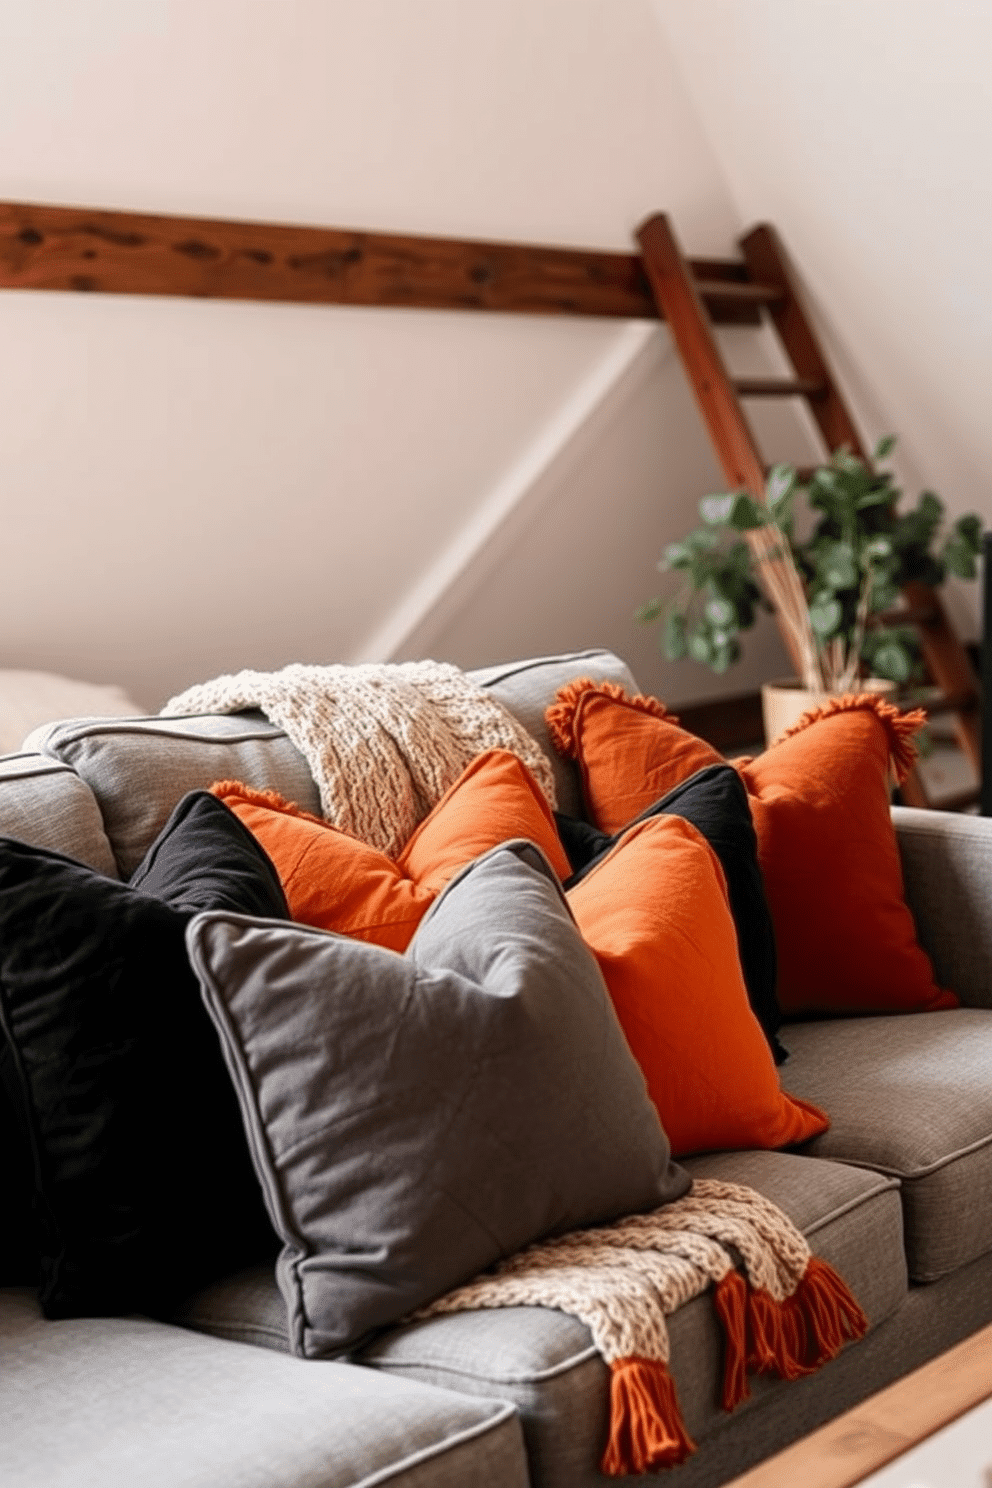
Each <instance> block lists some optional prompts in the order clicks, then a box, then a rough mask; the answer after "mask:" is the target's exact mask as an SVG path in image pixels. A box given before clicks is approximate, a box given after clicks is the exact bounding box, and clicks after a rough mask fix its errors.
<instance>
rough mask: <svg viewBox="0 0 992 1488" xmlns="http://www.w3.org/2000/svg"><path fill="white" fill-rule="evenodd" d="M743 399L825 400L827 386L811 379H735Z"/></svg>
mask: <svg viewBox="0 0 992 1488" xmlns="http://www.w3.org/2000/svg"><path fill="white" fill-rule="evenodd" d="M733 385H734V388H735V389H736V391H737V392H738V393H739V394H740V396H741V397H742V398H823V397H825V396H826V394H827V391H828V389H827V384H826V383H825V382H817V381H816V380H815V379H814V378H811V377H794V378H789V377H735V378H734V383H733Z"/></svg>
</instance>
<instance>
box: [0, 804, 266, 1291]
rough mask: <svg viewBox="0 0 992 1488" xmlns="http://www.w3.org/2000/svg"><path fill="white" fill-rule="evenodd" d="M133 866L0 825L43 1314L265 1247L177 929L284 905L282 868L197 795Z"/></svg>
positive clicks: (235, 1116)
mask: <svg viewBox="0 0 992 1488" xmlns="http://www.w3.org/2000/svg"><path fill="white" fill-rule="evenodd" d="M135 878H136V879H137V880H140V882H141V888H140V889H136V888H135V887H133V886H131V885H128V884H122V883H119V882H118V881H117V880H115V879H111V878H107V877H104V876H103V875H102V874H99V873H96V872H94V871H93V870H92V869H91V868H88V867H86V866H84V865H83V864H81V863H77V862H75V861H74V860H73V859H71V858H66V857H63V856H62V855H61V854H59V853H54V852H49V851H46V850H44V849H42V848H37V847H31V846H29V845H27V844H25V843H23V842H18V841H16V840H14V839H11V838H0V1016H2V1020H3V1029H4V1033H5V1035H6V1038H7V1040H8V1045H9V1047H8V1051H7V1057H6V1058H5V1059H4V1061H3V1074H4V1079H5V1083H6V1089H7V1096H8V1099H9V1100H11V1101H12V1102H13V1104H14V1106H15V1109H16V1112H17V1116H18V1120H19V1123H20V1125H21V1127H22V1129H23V1130H24V1131H25V1132H26V1133H27V1142H28V1146H29V1153H30V1160H31V1163H32V1168H33V1175H34V1184H33V1186H34V1205H35V1219H36V1230H37V1233H36V1241H37V1246H38V1251H39V1255H40V1284H39V1295H40V1299H41V1303H42V1307H43V1309H44V1311H45V1314H46V1316H48V1317H70V1316H85V1315H95V1314H114V1313H122V1312H129V1311H135V1310H140V1311H147V1312H152V1313H154V1312H156V1311H160V1310H162V1309H165V1308H168V1307H169V1306H171V1305H172V1304H173V1303H174V1302H175V1300H176V1299H177V1298H178V1297H180V1296H182V1295H183V1294H184V1293H186V1292H188V1291H190V1290H191V1289H192V1288H193V1287H195V1286H199V1285H201V1284H205V1283H206V1282H207V1281H209V1280H211V1279H213V1278H215V1277H217V1276H218V1275H221V1274H223V1273H224V1272H226V1271H228V1270H230V1269H231V1268H232V1267H234V1266H236V1265H238V1264H241V1263H247V1262H248V1261H250V1260H257V1259H259V1258H261V1256H262V1255H268V1254H272V1253H274V1250H275V1239H274V1236H273V1233H272V1229H271V1226H270V1224H269V1222H268V1219H267V1217H266V1214H265V1209H264V1202H263V1200H262V1196H261V1194H260V1191H259V1188H258V1184H257V1181H256V1179H255V1177H254V1173H253V1170H252V1165H251V1160H250V1157H249V1154H248V1149H247V1144H246V1142H245V1138H244V1132H243V1128H242V1125H241V1118H240V1115H239V1111H238V1103H237V1099H236V1096H235V1093H234V1090H233V1088H232V1086H231V1082H230V1078H229V1076H228V1073H227V1069H226V1066H225V1064H224V1059H223V1055H222V1053H221V1048H220V1044H219V1042H218V1039H217V1035H216V1033H215V1031H214V1028H213V1025H212V1023H211V1021H210V1018H209V1016H208V1014H207V1012H206V1010H205V1008H204V1006H203V1003H202V1001H201V998H200V994H199V987H198V983H197V979H196V977H195V975H194V974H193V972H192V969H191V967H190V964H189V960H188V957H187V954H186V948H185V940H184V936H185V930H186V925H187V923H188V921H189V920H190V918H191V917H192V915H193V913H195V911H196V910H198V909H206V908H223V909H233V908H236V907H242V908H244V909H245V910H246V911H248V912H250V913H257V912H259V911H260V910H263V909H264V912H265V913H266V914H267V915H268V916H269V917H276V918H288V913H287V910H286V904H285V899H284V897H283V895H282V890H281V889H280V887H279V882H278V879H277V877H276V875H275V872H274V870H273V868H272V865H271V863H270V862H269V861H268V859H267V858H266V856H265V854H264V853H263V852H262V850H261V848H259V847H258V846H257V845H256V844H255V843H254V840H253V839H252V838H251V835H250V834H249V833H248V832H247V831H246V829H245V828H244V827H243V826H242V825H241V823H240V822H239V821H238V820H237V818H236V817H235V816H234V815H233V813H232V812H230V811H228V809H227V807H225V806H224V805H223V804H222V803H221V802H220V801H217V800H216V799H215V798H214V797H213V796H210V795H209V794H208V793H207V792H195V793H193V794H192V795H191V796H187V797H185V798H184V799H183V801H181V802H180V804H179V806H177V808H176V810H175V811H174V813H173V815H172V817H171V818H170V819H169V821H168V822H167V823H166V825H165V827H164V828H163V830H162V833H161V835H160V837H159V838H158V839H157V841H156V842H155V843H154V844H153V846H152V848H151V849H150V850H149V853H148V858H147V860H146V862H145V863H143V864H142V865H141V866H140V867H139V869H138V871H137V873H136V875H135ZM157 896H160V897H157Z"/></svg>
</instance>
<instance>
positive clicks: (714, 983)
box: [568, 816, 829, 1157]
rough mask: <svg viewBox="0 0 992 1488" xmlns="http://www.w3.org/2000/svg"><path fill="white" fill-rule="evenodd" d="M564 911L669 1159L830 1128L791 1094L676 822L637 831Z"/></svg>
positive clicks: (713, 860)
mask: <svg viewBox="0 0 992 1488" xmlns="http://www.w3.org/2000/svg"><path fill="white" fill-rule="evenodd" d="M568 902H569V904H570V905H571V908H572V913H573V914H574V915H575V920H576V923H577V924H578V927H579V929H580V931H581V932H582V936H583V939H584V940H585V941H586V943H587V944H588V945H589V946H590V947H591V949H592V951H593V952H594V954H595V956H596V959H597V960H598V962H599V965H600V969H601V970H602V973H603V976H604V978H605V980H606V985H607V987H608V988H609V992H610V997H611V998H612V1000H613V1005H614V1007H615V1008H616V1012H617V1016H618V1018H619V1020H620V1024H621V1026H622V1028H623V1031H624V1033H625V1034H626V1037H627V1042H628V1044H629V1045H630V1048H631V1051H632V1053H633V1055H634V1058H635V1059H636V1060H637V1062H638V1064H639V1065H640V1067H641V1070H642V1071H643V1073H644V1077H645V1079H646V1081H647V1086H648V1093H649V1094H650V1096H651V1099H652V1100H653V1101H654V1104H655V1106H656V1107H657V1110H658V1115H659V1116H660V1117H661V1124H662V1126H663V1127H664V1128H665V1131H666V1132H667V1134H668V1137H669V1140H670V1141H671V1144H672V1154H673V1156H679V1157H685V1156H687V1155H688V1154H689V1153H693V1152H708V1151H714V1150H723V1149H726V1148H740V1147H782V1146H785V1145H787V1144H791V1143H793V1142H804V1141H806V1140H807V1138H809V1137H813V1136H816V1135H817V1133H819V1132H822V1131H824V1130H825V1129H826V1128H827V1126H828V1125H829V1120H828V1118H827V1116H826V1115H825V1114H824V1112H823V1111H821V1110H819V1109H818V1107H816V1106H813V1105H810V1104H809V1103H808V1102H806V1101H802V1100H799V1099H797V1098H796V1097H794V1096H790V1095H786V1094H785V1092H784V1091H783V1090H782V1088H781V1085H780V1083H779V1077H778V1072H777V1070H776V1068H775V1064H774V1061H773V1059H772V1056H771V1052H770V1050H769V1048H768V1044H767V1042H766V1041H765V1036H764V1034H763V1033H762V1031H761V1025H760V1024H759V1022H758V1020H757V1018H756V1017H755V1015H754V1013H753V1012H752V1011H751V1008H750V1006H749V1004H748V1000H747V992H746V990H745V987H744V979H743V976H742V973H741V968H740V961H739V959H738V954H737V932H736V930H735V928H734V922H733V919H732V917H731V913H730V906H729V903H728V899H727V886H726V880H725V879H724V876H723V870H722V869H721V867H720V863H719V860H718V858H717V856H716V854H715V853H714V851H713V849H712V848H711V847H710V845H709V843H708V842H707V841H706V839H705V838H704V837H703V836H702V834H701V833H700V832H699V831H697V829H696V828H695V827H694V826H692V825H691V823H689V822H687V821H684V820H683V819H682V818H681V817H675V816H658V817H650V818H649V819H648V820H647V821H644V822H639V823H637V824H636V825H635V826H633V827H631V828H630V830H629V831H628V832H625V833H624V835H623V836H622V837H621V839H620V841H619V842H618V843H617V845H616V846H615V847H614V848H613V850H612V851H611V852H609V853H608V854H607V855H606V857H605V858H603V860H602V861H601V862H600V863H599V864H597V866H596V867H595V868H594V869H593V870H592V871H591V872H590V873H589V874H588V875H587V876H586V877H585V878H583V879H582V880H581V881H580V882H579V883H578V884H576V886H575V887H574V888H573V889H570V890H569V891H568Z"/></svg>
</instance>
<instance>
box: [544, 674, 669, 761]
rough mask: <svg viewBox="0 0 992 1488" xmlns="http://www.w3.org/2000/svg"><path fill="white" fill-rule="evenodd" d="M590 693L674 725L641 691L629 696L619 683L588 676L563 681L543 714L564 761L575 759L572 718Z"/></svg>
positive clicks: (659, 705) (664, 710)
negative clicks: (601, 680)
mask: <svg viewBox="0 0 992 1488" xmlns="http://www.w3.org/2000/svg"><path fill="white" fill-rule="evenodd" d="M592 693H595V694H597V695H598V696H600V697H607V698H611V699H612V700H613V702H616V703H624V704H625V705H626V706H627V707H628V708H634V709H636V710H637V711H638V712H640V713H647V714H649V715H650V716H651V717H652V718H664V719H665V720H666V721H667V722H668V723H675V724H677V723H678V719H677V718H676V717H675V716H674V714H672V713H669V711H668V709H667V708H666V707H665V705H664V703H661V702H659V701H658V699H657V698H654V697H648V696H647V695H646V694H645V693H643V692H638V693H635V694H634V695H633V696H631V694H630V693H628V692H626V691H625V690H624V689H623V687H621V685H620V683H619V682H594V681H593V679H592V677H580V678H579V679H578V681H576V682H566V684H565V686H564V687H559V689H558V691H557V692H556V693H555V700H554V702H553V703H552V704H551V705H550V707H548V708H547V709H546V710H545V713H544V720H545V722H546V723H547V725H548V732H549V733H550V735H551V742H552V744H553V745H554V746H555V749H556V751H557V752H558V753H559V754H561V755H564V757H565V758H566V759H578V755H579V741H578V736H577V734H576V732H575V718H576V714H577V713H578V711H579V706H580V704H581V701H582V699H583V698H584V697H587V696H589V695H590V694H592Z"/></svg>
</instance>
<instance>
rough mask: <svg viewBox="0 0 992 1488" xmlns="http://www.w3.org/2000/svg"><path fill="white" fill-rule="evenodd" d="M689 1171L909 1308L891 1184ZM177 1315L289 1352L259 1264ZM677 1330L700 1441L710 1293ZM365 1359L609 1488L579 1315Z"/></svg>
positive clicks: (479, 1316) (769, 1172)
mask: <svg viewBox="0 0 992 1488" xmlns="http://www.w3.org/2000/svg"><path fill="white" fill-rule="evenodd" d="M685 1166H686V1167H687V1168H688V1169H689V1171H690V1172H692V1173H693V1174H695V1175H697V1176H699V1177H719V1178H725V1179H727V1180H729V1181H730V1182H735V1183H746V1184H748V1185H750V1186H751V1187H753V1188H756V1189H758V1190H759V1191H760V1192H762V1193H764V1194H767V1196H768V1197H769V1198H770V1199H772V1200H773V1201H774V1202H775V1203H777V1204H779V1205H781V1207H782V1208H783V1209H784V1210H785V1211H786V1213H787V1214H788V1215H789V1216H790V1217H791V1218H792V1220H793V1221H794V1222H795V1223H796V1224H798V1225H799V1227H800V1229H802V1231H803V1233H804V1234H805V1235H806V1238H807V1240H808V1241H809V1243H810V1245H811V1246H812V1248H813V1250H814V1251H815V1252H816V1254H817V1255H820V1256H822V1257H823V1258H824V1259H825V1260H827V1261H829V1262H830V1263H831V1265H833V1266H835V1267H836V1268H837V1270H838V1271H839V1272H840V1273H841V1275H842V1276H843V1277H844V1279H845V1280H846V1281H847V1283H848V1284H849V1286H850V1287H851V1290H852V1291H853V1292H854V1294H855V1296H856V1297H857V1299H858V1301H859V1302H860V1303H861V1305H862V1307H863V1308H864V1310H865V1312H866V1313H867V1314H868V1318H869V1321H870V1325H871V1327H872V1328H874V1327H876V1326H877V1325H878V1324H879V1323H880V1322H881V1321H883V1319H885V1318H886V1317H888V1316H890V1314H892V1313H893V1312H894V1311H895V1310H896V1308H897V1307H898V1306H899V1305H900V1303H901V1302H903V1301H904V1299H905V1296H906V1268H905V1261H904V1257H903V1250H902V1217H901V1211H900V1207H899V1196H898V1185H897V1184H896V1182H895V1180H894V1179H892V1178H887V1177H884V1176H881V1175H879V1174H875V1173H869V1172H865V1171H862V1170H860V1169H858V1168H854V1167H847V1166H845V1165H843V1164H840V1163H829V1162H821V1161H814V1160H813V1159H810V1158H806V1157H802V1156H799V1155H797V1154H795V1153H789V1152H736V1153H732V1154H720V1155H718V1156H707V1157H702V1158H690V1159H688V1160H687V1162H686V1164H685ZM176 1320H177V1321H182V1322H183V1323H184V1324H185V1325H186V1326H189V1327H193V1328H197V1329H202V1330H203V1331H205V1332H209V1333H213V1334H215V1335H217V1336H220V1337H227V1338H234V1339H244V1340H245V1341H250V1342H252V1343H259V1344H263V1345H267V1346H269V1347H276V1348H281V1349H288V1348H289V1339H288V1331H287V1322H286V1309H285V1305H284V1303H283V1301H282V1298H281V1296H280V1294H279V1291H278V1288H277V1287H276V1283H275V1279H274V1274H273V1273H272V1271H265V1270H264V1269H261V1268H257V1269H255V1270H253V1271H246V1272H243V1273H241V1275H239V1276H237V1277H233V1278H232V1279H231V1280H230V1281H227V1282H223V1283H219V1284H216V1285H214V1286H211V1287H209V1288H205V1289H204V1290H203V1291H202V1292H200V1293H198V1294H197V1295H196V1296H195V1297H191V1298H189V1299H188V1300H187V1302H186V1303H185V1304H184V1306H183V1308H182V1309H181V1310H180V1312H179V1313H177V1314H176ZM669 1333H670V1336H671V1344H672V1359H671V1366H672V1372H673V1375H674V1377H675V1382H676V1387H677V1390H678V1395H679V1401H680V1403H681V1406H682V1412H683V1416H684V1418H685V1423H686V1426H687V1429H688V1430H689V1433H690V1435H691V1436H693V1438H694V1439H695V1440H696V1441H697V1443H698V1442H701V1441H702V1439H703V1438H704V1437H705V1436H706V1435H707V1434H708V1433H709V1432H710V1431H711V1430H712V1429H713V1428H714V1427H715V1426H717V1425H719V1424H720V1423H721V1422H722V1421H725V1420H726V1416H725V1413H724V1412H723V1411H722V1410H721V1409H720V1406H719V1404H718V1396H719V1385H720V1380H721V1371H722V1358H723V1333H722V1330H721V1328H720V1326H719V1324H718V1322H717V1319H716V1317H715V1314H714V1311H713V1304H712V1298H711V1294H710V1293H709V1292H707V1293H704V1294H703V1295H702V1296H701V1297H697V1298H696V1299H695V1300H694V1301H692V1302H690V1303H689V1304H688V1305H687V1306H685V1307H682V1308H680V1309H679V1311H678V1312H676V1313H674V1314H673V1315H672V1316H671V1317H670V1318H669ZM853 1346H854V1347H857V1345H853ZM360 1358H361V1360H362V1361H363V1362H364V1363H368V1364H371V1365H374V1366H375V1367H376V1368H377V1369H381V1370H383V1371H385V1372H388V1373H390V1374H396V1375H400V1376H402V1377H404V1378H409V1379H419V1380H422V1381H424V1382H426V1383H429V1384H434V1385H438V1386H441V1387H443V1388H446V1389H452V1390H463V1391H465V1392H466V1393H467V1394H470V1395H481V1396H486V1397H488V1396H498V1397H499V1398H501V1399H504V1400H510V1401H512V1402H514V1404H516V1406H517V1407H518V1409H519V1410H520V1413H521V1417H522V1420H523V1425H524V1435H525V1438H526V1441H527V1451H528V1456H529V1458H530V1464H531V1479H532V1481H533V1482H534V1483H540V1484H541V1485H542V1488H583V1485H587V1484H588V1485H589V1488H592V1485H598V1488H602V1483H603V1479H602V1478H601V1477H600V1475H599V1473H598V1469H597V1463H598V1462H599V1458H600V1455H601V1453H602V1448H603V1443H604V1441H605V1439H606V1434H607V1422H608V1411H609V1376H608V1372H607V1369H606V1366H605V1365H604V1364H603V1361H602V1360H601V1358H600V1357H599V1355H598V1354H597V1352H596V1350H595V1348H594V1347H593V1345H592V1341H591V1339H590V1336H589V1332H588V1330H587V1329H586V1327H585V1326H584V1325H583V1324H582V1323H580V1322H578V1321H577V1320H576V1319H575V1318H573V1317H570V1316H568V1315H567V1314H565V1313H562V1312H557V1311H554V1310H552V1309H550V1308H542V1307H511V1308H504V1309H499V1310H494V1311H491V1312H481V1311H480V1312H465V1313H454V1314H450V1315H448V1316H446V1317H437V1318H431V1319H428V1320H426V1321H423V1322H416V1323H408V1324H406V1325H405V1326H403V1327H400V1328H397V1329H394V1330H392V1331H391V1332H388V1333H386V1334H384V1335H383V1336H382V1337H381V1338H379V1339H378V1340H377V1341H376V1342H375V1343H374V1344H372V1345H371V1346H369V1347H368V1348H366V1349H365V1350H364V1351H363V1352H362V1354H361V1355H360ZM830 1367H831V1366H830V1365H827V1366H826V1368H827V1369H829V1368H830ZM790 1388H792V1386H790V1385H788V1384H783V1383H782V1382H781V1381H779V1380H774V1379H767V1378H764V1377H762V1378H760V1379H757V1380H752V1400H751V1401H750V1402H747V1403H745V1405H744V1406H742V1407H740V1408H739V1409H740V1410H749V1409H751V1408H752V1406H753V1404H754V1403H757V1402H760V1400H761V1399H762V1398H763V1397H764V1396H766V1395H767V1394H768V1393H770V1392H779V1393H780V1392H781V1391H782V1390H788V1389H790ZM659 1481H660V1479H659Z"/></svg>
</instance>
